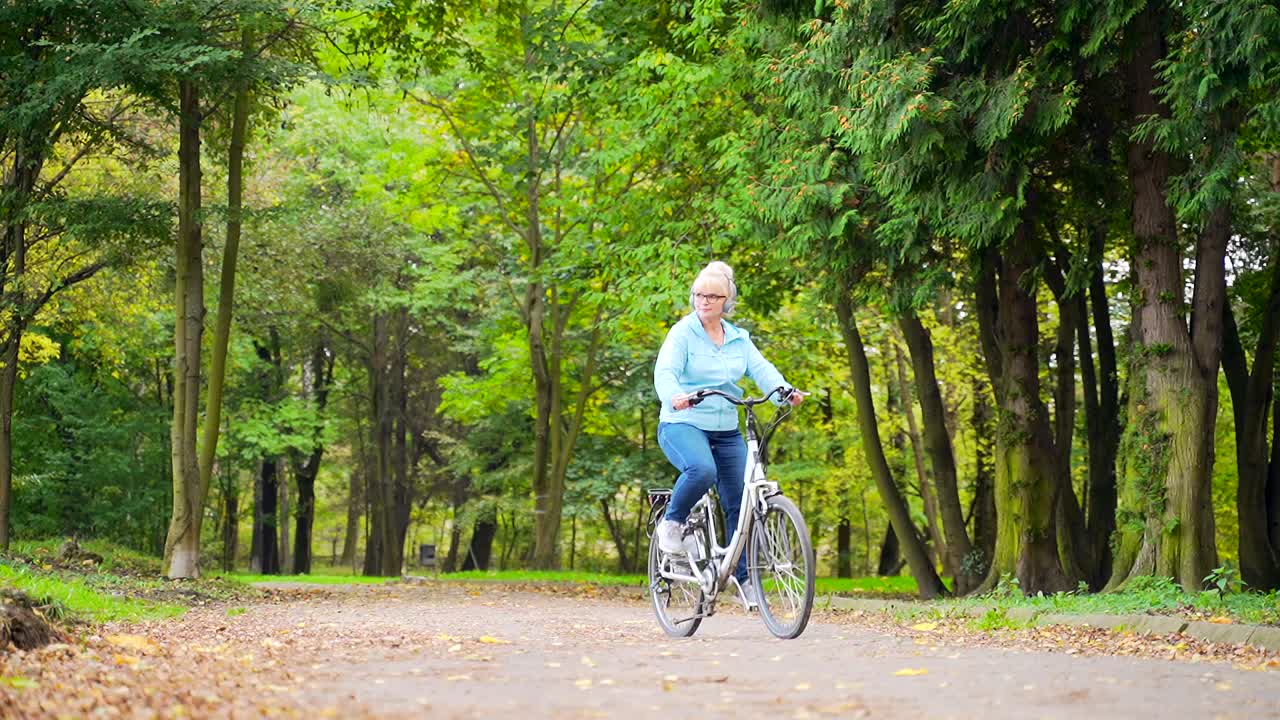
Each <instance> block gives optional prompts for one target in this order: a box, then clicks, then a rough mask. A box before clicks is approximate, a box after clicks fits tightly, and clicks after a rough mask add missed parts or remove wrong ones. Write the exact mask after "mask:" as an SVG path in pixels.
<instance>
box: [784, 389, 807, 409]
mask: <svg viewBox="0 0 1280 720" xmlns="http://www.w3.org/2000/svg"><path fill="white" fill-rule="evenodd" d="M807 397H809V393H807V392H805V391H803V390H797V389H795V388H791V392H790V393H789V394H788V395H787V402H789V403H791V407H799V405H800V403H802V402H804V399H805V398H807Z"/></svg>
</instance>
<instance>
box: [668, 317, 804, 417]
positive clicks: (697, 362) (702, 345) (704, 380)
mask: <svg viewBox="0 0 1280 720" xmlns="http://www.w3.org/2000/svg"><path fill="white" fill-rule="evenodd" d="M720 323H721V325H722V327H724V345H722V346H720V347H716V344H715V343H713V342H711V338H710V337H709V336H708V335H707V331H706V329H705V328H703V327H702V321H700V320H699V319H698V314H697V313H689V314H688V315H686V316H684V318H683V319H681V320H680V322H678V323H676V324H675V325H674V326H672V328H671V330H670V331H668V332H667V339H666V340H665V341H663V343H662V350H660V351H659V352H658V362H657V363H656V364H655V365H654V366H653V387H654V389H655V390H657V391H658V398H659V399H660V400H661V401H662V414H661V415H660V416H659V418H658V419H659V420H660V421H661V422H667V423H685V424H687V425H692V426H694V427H696V428H699V429H701V430H736V429H737V428H738V409H737V407H736V406H734V405H733V404H732V403H730V402H729V401H728V400H725V399H724V398H722V397H709V398H707V399H705V400H703V401H702V402H701V403H699V404H698V405H695V406H693V407H691V408H688V409H687V410H676V409H675V408H674V407H672V406H671V399H672V398H673V397H675V395H676V394H677V393H689V392H693V391H695V390H703V389H713V390H721V391H724V392H726V393H728V394H730V395H733V396H734V397H739V398H740V397H742V388H740V387H738V385H737V382H738V381H739V380H741V379H742V376H743V375H744V374H745V375H746V376H747V377H750V378H751V379H752V380H754V381H755V383H756V385H757V386H759V388H760V391H761V392H762V393H765V392H769V391H770V390H773V389H774V388H776V387H778V386H779V385H786V386H787V387H790V385H787V381H786V380H784V379H783V378H782V373H780V372H778V369H777V368H775V367H774V366H773V364H772V363H770V362H769V361H768V360H765V359H764V356H763V355H761V354H760V351H759V350H757V349H756V346H755V343H752V342H751V336H750V335H749V334H748V333H747V331H746V330H743V329H741V328H739V327H737V326H736V325H734V324H732V323H730V322H728V321H726V320H721V321H720Z"/></svg>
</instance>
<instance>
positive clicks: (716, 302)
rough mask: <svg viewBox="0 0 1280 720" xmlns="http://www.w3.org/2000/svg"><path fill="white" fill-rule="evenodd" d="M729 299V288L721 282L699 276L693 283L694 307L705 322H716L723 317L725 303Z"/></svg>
mask: <svg viewBox="0 0 1280 720" xmlns="http://www.w3.org/2000/svg"><path fill="white" fill-rule="evenodd" d="M728 299H729V293H728V290H727V289H726V288H725V287H723V286H722V285H721V284H720V283H717V282H715V281H712V280H708V279H707V278H698V280H697V281H696V282H695V283H694V284H693V308H694V310H696V311H697V313H698V319H699V320H702V321H703V322H715V321H717V320H719V319H720V318H721V317H723V316H724V304H725V302H726V301H727V300H728Z"/></svg>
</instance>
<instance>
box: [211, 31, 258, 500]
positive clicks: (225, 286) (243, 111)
mask: <svg viewBox="0 0 1280 720" xmlns="http://www.w3.org/2000/svg"><path fill="white" fill-rule="evenodd" d="M241 52H242V53H244V55H245V57H248V56H249V55H250V54H252V52H253V33H252V32H251V31H249V30H245V31H244V33H243V36H242V41H241ZM248 125H249V80H248V78H247V77H245V78H241V79H240V80H239V81H237V83H236V90H235V100H234V101H233V102H232V108H231V142H230V145H229V146H228V149H227V242H226V245H225V246H224V247H223V249H222V275H221V277H220V279H219V287H218V314H217V318H216V319H215V321H214V328H213V348H211V350H210V356H209V395H208V399H207V401H206V402H205V416H204V433H203V435H202V437H201V443H200V460H199V462H200V496H201V497H205V496H207V494H208V492H209V481H210V480H211V479H212V477H213V461H214V457H215V456H216V455H217V450H218V430H219V428H221V427H222V386H223V382H224V381H225V379H226V374H227V344H228V343H229V341H230V339H231V316H232V313H233V311H234V303H235V287H236V260H237V259H238V257H239V254H240V226H241V219H242V215H243V199H244V143H245V136H246V135H247V134H248Z"/></svg>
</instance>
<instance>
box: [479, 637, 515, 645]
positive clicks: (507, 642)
mask: <svg viewBox="0 0 1280 720" xmlns="http://www.w3.org/2000/svg"><path fill="white" fill-rule="evenodd" d="M480 642H482V643H485V644H486V645H510V644H511V641H510V640H502V639H499V638H496V637H493V636H492V635H481V636H480Z"/></svg>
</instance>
